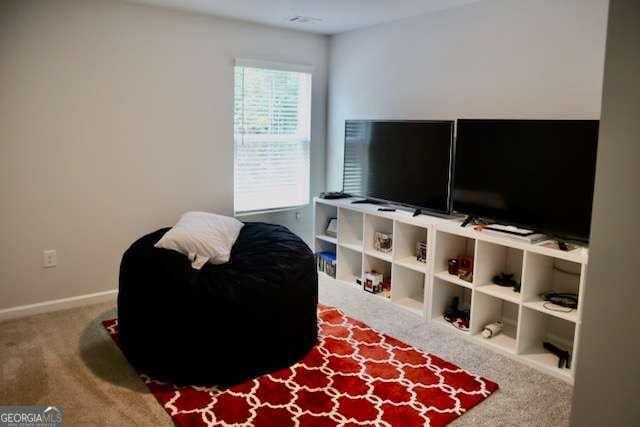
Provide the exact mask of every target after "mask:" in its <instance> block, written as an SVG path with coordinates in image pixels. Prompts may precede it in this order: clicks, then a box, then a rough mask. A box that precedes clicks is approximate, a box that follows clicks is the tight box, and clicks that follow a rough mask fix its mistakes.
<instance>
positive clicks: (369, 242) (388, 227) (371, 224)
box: [363, 214, 396, 262]
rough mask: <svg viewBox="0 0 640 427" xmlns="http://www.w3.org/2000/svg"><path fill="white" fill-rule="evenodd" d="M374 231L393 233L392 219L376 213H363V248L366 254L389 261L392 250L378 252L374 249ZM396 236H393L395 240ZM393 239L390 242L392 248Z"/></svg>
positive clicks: (393, 244)
mask: <svg viewBox="0 0 640 427" xmlns="http://www.w3.org/2000/svg"><path fill="white" fill-rule="evenodd" d="M376 231H378V232H381V233H385V234H393V220H391V219H389V218H384V217H380V216H376V215H370V214H365V215H364V242H363V246H364V250H365V252H366V253H367V254H368V255H371V256H374V257H376V258H380V259H382V260H385V261H389V262H391V260H392V259H393V257H392V252H388V253H387V252H380V251H377V250H375V249H374V246H373V239H374V237H373V236H374V235H375V233H376ZM395 237H396V236H393V239H394V240H395ZM395 243H396V242H395V241H393V242H392V248H393V246H395Z"/></svg>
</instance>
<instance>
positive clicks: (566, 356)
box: [542, 342, 571, 369]
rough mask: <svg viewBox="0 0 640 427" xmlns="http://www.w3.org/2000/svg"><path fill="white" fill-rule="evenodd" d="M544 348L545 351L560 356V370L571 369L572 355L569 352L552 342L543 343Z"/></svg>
mask: <svg viewBox="0 0 640 427" xmlns="http://www.w3.org/2000/svg"><path fill="white" fill-rule="evenodd" d="M542 346H543V347H544V348H545V350H547V351H549V352H550V353H553V354H555V355H556V356H558V368H560V369H562V368H566V369H571V353H569V352H568V351H567V350H563V349H561V348H559V347H556V346H555V345H553V344H551V343H550V342H544V343H542Z"/></svg>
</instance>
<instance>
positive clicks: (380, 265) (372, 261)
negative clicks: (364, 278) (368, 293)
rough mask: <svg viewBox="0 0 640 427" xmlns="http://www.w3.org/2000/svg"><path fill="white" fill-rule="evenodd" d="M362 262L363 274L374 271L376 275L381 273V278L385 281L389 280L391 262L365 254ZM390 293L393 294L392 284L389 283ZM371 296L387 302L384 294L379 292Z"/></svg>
mask: <svg viewBox="0 0 640 427" xmlns="http://www.w3.org/2000/svg"><path fill="white" fill-rule="evenodd" d="M363 261H364V262H363V263H362V268H363V270H362V272H363V273H365V272H368V271H375V272H376V273H382V276H383V277H384V280H385V281H387V280H390V279H391V262H389V261H384V260H382V259H380V258H377V257H373V256H370V255H367V254H365V255H364V259H363ZM391 293H392V294H393V282H392V283H391ZM373 295H375V296H377V297H379V298H381V299H384V300H388V298H387V297H386V296H385V294H384V292H380V293H378V294H373Z"/></svg>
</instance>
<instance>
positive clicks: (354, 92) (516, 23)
mask: <svg viewBox="0 0 640 427" xmlns="http://www.w3.org/2000/svg"><path fill="white" fill-rule="evenodd" d="M607 4H608V1H607V0H484V1H480V2H478V3H474V4H471V5H467V6H462V7H458V8H454V9H449V10H446V11H442V12H438V13H435V14H428V15H423V16H419V17H414V18H408V19H404V20H401V21H397V22H394V23H390V24H383V25H379V26H375V27H371V28H368V29H364V30H359V31H354V32H349V33H345V34H342V35H338V36H334V37H332V40H331V54H330V55H331V59H330V69H331V76H330V81H329V128H328V131H327V135H328V147H327V165H328V172H327V187H328V188H329V189H341V188H342V156H343V144H344V121H345V120H347V119H376V118H377V119H383V118H384V119H394V118H398V119H455V118H459V117H467V118H518V117H519V118H599V115H600V100H601V89H602V70H603V63H604V45H605V28H606V14H607Z"/></svg>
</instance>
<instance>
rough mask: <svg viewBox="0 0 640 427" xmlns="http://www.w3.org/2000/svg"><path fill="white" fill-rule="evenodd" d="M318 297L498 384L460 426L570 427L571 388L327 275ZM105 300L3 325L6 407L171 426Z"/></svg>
mask: <svg viewBox="0 0 640 427" xmlns="http://www.w3.org/2000/svg"><path fill="white" fill-rule="evenodd" d="M320 285H321V286H320V301H321V302H322V303H325V304H330V305H333V306H336V307H339V308H340V309H342V310H343V311H345V312H346V313H347V314H348V315H350V316H352V317H355V318H357V319H360V320H362V321H364V322H366V323H368V324H369V325H371V326H373V327H375V328H377V329H379V330H381V331H383V332H385V333H388V334H390V335H392V336H394V337H396V338H399V339H401V340H403V341H405V342H408V343H410V344H412V345H414V346H416V347H420V348H422V349H424V350H426V351H429V352H433V353H435V354H438V355H439V356H442V357H444V358H445V359H447V360H449V361H451V362H453V363H456V364H458V365H460V366H462V367H464V368H465V369H468V370H470V371H473V372H475V373H478V374H481V375H483V376H486V377H487V378H490V379H492V380H494V381H496V382H498V384H500V390H499V391H498V392H497V393H495V394H494V395H492V396H490V397H489V398H488V399H487V400H485V401H484V402H483V403H481V404H480V405H479V406H477V407H476V408H474V409H472V410H471V411H469V412H468V413H467V414H464V415H463V416H462V417H460V418H459V419H458V420H457V421H456V422H454V424H453V425H459V426H463V425H464V426H510V425H513V426H515V425H519V426H563V425H567V424H568V416H569V411H570V402H571V395H572V391H573V390H572V388H571V387H570V386H568V385H567V384H565V383H563V382H561V381H559V380H556V379H554V378H551V377H549V376H547V375H544V374H542V373H540V372H538V371H536V370H533V369H531V368H528V367H526V366H524V365H522V364H519V363H517V362H515V361H512V360H510V359H508V358H506V357H503V356H500V355H498V354H496V353H494V352H492V351H489V350H487V349H485V348H483V347H480V346H477V345H475V344H473V343H469V342H466V341H464V340H462V339H461V338H460V337H458V336H456V335H454V334H452V333H451V332H450V331H447V330H446V329H443V328H441V327H440V326H439V325H429V324H427V323H426V322H425V321H424V320H421V319H419V318H417V317H415V316H412V315H410V314H408V313H405V312H404V311H402V310H400V309H397V308H394V307H393V306H391V305H390V304H388V303H386V302H385V301H381V300H380V299H379V298H377V297H374V296H370V295H367V294H365V293H363V292H361V291H359V290H357V289H355V288H353V287H349V286H346V285H343V284H340V283H338V282H335V281H333V280H329V279H322V280H321V283H320ZM113 317H115V308H114V304H100V305H93V306H87V307H82V308H77V309H72V310H66V311H61V312H57V313H51V314H43V315H37V316H32V317H28V318H23V319H17V320H11V321H5V322H3V323H0V405H14V404H15V405H27V404H32V405H33V404H39V405H61V406H63V407H64V418H65V425H70V426H77V425H96V426H103V425H114V426H115V425H118V426H121V425H140V426H147V425H149V426H162V425H171V419H170V418H169V417H168V416H167V415H166V413H165V412H164V410H163V409H162V408H161V407H160V405H159V404H158V403H157V402H156V400H155V399H154V397H153V396H152V395H151V394H150V393H149V392H148V391H147V389H146V387H145V386H144V385H143V384H142V382H141V381H140V380H139V379H138V377H137V375H136V374H135V372H134V371H133V370H132V369H131V367H130V366H129V365H128V364H127V362H126V360H125V359H124V357H123V356H122V354H121V353H120V351H119V350H118V348H117V347H116V346H115V345H114V344H113V342H112V341H111V339H110V338H109V336H108V335H107V334H106V332H105V331H104V329H103V328H102V325H101V324H100V321H101V320H103V319H107V318H113Z"/></svg>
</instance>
